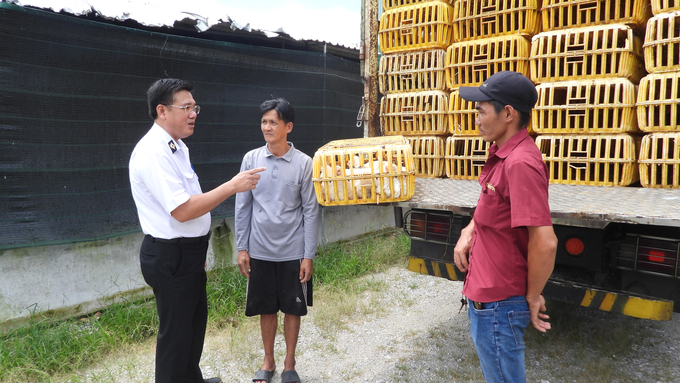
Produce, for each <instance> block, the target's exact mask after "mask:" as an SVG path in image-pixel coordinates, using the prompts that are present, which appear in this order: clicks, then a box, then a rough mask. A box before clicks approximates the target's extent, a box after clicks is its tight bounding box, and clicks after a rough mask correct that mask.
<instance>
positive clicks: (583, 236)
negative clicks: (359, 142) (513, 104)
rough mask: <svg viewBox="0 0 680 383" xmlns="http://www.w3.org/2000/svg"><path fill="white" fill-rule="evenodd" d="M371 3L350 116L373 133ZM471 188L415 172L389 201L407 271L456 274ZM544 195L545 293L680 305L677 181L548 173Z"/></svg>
mask: <svg viewBox="0 0 680 383" xmlns="http://www.w3.org/2000/svg"><path fill="white" fill-rule="evenodd" d="M408 3H414V2H408ZM450 3H451V4H453V2H450ZM484 3H486V2H484ZM590 3H593V4H594V3H596V2H590ZM544 4H545V2H544ZM380 5H381V4H379V2H378V0H364V23H363V25H362V38H363V40H362V45H361V50H360V55H361V59H362V64H363V68H362V70H363V76H364V84H365V88H364V100H365V104H364V105H363V106H362V114H361V115H360V116H359V117H358V119H359V120H362V121H363V122H364V123H365V135H366V136H368V137H373V136H380V135H381V134H382V133H381V126H380V111H379V102H380V101H379V90H378V78H377V77H378V61H379V44H378V33H379V25H378V20H379V16H380V13H381V12H380ZM532 118H534V117H533V116H532ZM480 190H481V187H480V185H479V183H478V181H477V180H463V179H450V178H432V177H416V180H415V192H414V195H413V197H412V198H411V199H410V200H407V201H403V202H393V203H391V205H392V206H393V207H394V210H395V218H396V221H397V225H398V226H399V227H402V228H403V230H404V232H405V233H406V235H408V236H409V237H410V238H411V249H410V256H409V261H408V269H409V270H411V271H413V272H416V273H421V274H428V275H432V276H436V277H442V278H447V279H450V280H459V281H460V280H463V278H464V274H463V273H461V272H460V271H459V270H458V269H457V268H456V267H455V265H454V264H453V249H454V247H455V244H456V242H457V240H458V238H459V236H460V232H461V230H462V229H463V228H464V227H466V226H467V224H468V223H469V222H470V220H471V219H472V216H473V213H474V209H475V206H476V204H477V200H478V197H479V195H480ZM549 202H550V208H551V215H552V221H553V226H554V230H555V233H556V235H557V238H558V249H557V255H556V260H555V268H554V272H553V274H552V275H551V277H550V279H549V281H548V283H547V285H546V286H545V289H544V292H543V294H544V296H545V297H546V298H548V299H553V300H557V301H563V302H567V303H571V304H575V305H580V306H584V307H589V308H593V309H599V310H604V311H609V312H615V313H619V314H623V315H627V316H632V317H637V318H644V319H650V320H669V319H671V317H672V313H673V312H680V190H678V189H669V188H646V187H640V186H631V187H620V186H611V187H610V186H592V185H579V184H562V183H552V182H551V184H550V185H549Z"/></svg>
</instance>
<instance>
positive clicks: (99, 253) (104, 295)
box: [0, 205, 395, 329]
mask: <svg viewBox="0 0 680 383" xmlns="http://www.w3.org/2000/svg"><path fill="white" fill-rule="evenodd" d="M394 222H395V221H394V209H393V208H392V207H384V206H366V205H359V206H346V207H323V208H322V226H321V228H320V230H319V243H320V244H322V245H323V244H327V243H332V242H335V241H338V240H342V239H347V238H352V237H355V236H357V235H361V234H364V233H368V232H371V231H375V230H380V229H383V228H386V227H393V226H394ZM233 227H234V219H233V218H228V219H224V220H214V221H213V229H212V230H213V235H212V239H211V247H210V248H209V250H208V268H212V267H215V266H216V265H217V266H219V265H222V264H228V263H233V262H235V260H236V255H237V251H236V247H235V245H234V243H235V242H234V234H233V232H232V228H233ZM142 238H143V235H142V233H138V234H133V235H127V236H123V237H117V238H113V239H108V240H102V241H96V242H86V243H79V244H70V245H59V246H48V247H30V248H22V249H13V250H3V251H0V329H2V328H7V327H11V326H14V325H20V324H22V323H23V322H25V321H27V320H28V319H29V318H30V316H31V314H33V313H45V314H47V315H50V316H56V317H71V316H76V315H82V314H85V313H89V312H93V311H96V310H98V309H100V308H104V307H107V306H109V305H111V304H112V303H114V302H119V301H124V300H135V299H139V298H141V297H145V296H150V295H151V291H150V288H149V287H148V286H147V285H146V283H145V282H144V279H143V278H142V274H141V271H140V269H139V246H140V244H141V242H142Z"/></svg>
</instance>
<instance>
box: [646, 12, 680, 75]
mask: <svg viewBox="0 0 680 383" xmlns="http://www.w3.org/2000/svg"><path fill="white" fill-rule="evenodd" d="M643 49H644V55H645V67H646V68H647V72H649V73H657V72H670V71H678V70H680V12H670V13H662V14H659V15H656V16H654V17H652V18H651V19H649V22H648V23H647V31H646V32H645V43H644V45H643Z"/></svg>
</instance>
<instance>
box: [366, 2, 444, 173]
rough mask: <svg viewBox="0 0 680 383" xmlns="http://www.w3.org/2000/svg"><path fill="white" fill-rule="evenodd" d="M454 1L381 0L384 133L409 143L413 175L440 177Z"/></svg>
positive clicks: (381, 111) (442, 165)
mask: <svg viewBox="0 0 680 383" xmlns="http://www.w3.org/2000/svg"><path fill="white" fill-rule="evenodd" d="M453 1H454V0H383V8H384V10H385V11H384V13H383V14H382V16H381V18H380V33H379V36H380V48H381V50H382V52H383V55H382V57H381V58H380V67H379V74H378V84H379V87H380V92H381V93H382V94H383V95H384V96H383V98H382V101H381V104H380V123H381V126H382V128H383V129H384V132H385V135H387V136H394V135H403V136H404V137H405V138H406V139H407V140H408V142H409V143H410V145H411V148H412V152H413V156H414V161H415V170H416V175H417V176H421V177H440V176H441V175H442V174H443V171H444V135H446V134H447V132H448V127H447V124H448V116H447V108H448V100H449V92H448V91H447V89H446V82H445V79H444V55H445V53H446V51H445V49H446V47H448V46H449V45H450V44H451V37H452V34H453V25H452V22H453V7H452V5H451V4H452V3H453Z"/></svg>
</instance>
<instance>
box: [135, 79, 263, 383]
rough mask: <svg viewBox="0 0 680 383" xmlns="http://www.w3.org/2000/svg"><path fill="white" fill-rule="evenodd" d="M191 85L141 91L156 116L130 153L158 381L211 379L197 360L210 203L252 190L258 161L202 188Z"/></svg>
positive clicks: (164, 84)
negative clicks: (152, 308) (154, 315)
mask: <svg viewBox="0 0 680 383" xmlns="http://www.w3.org/2000/svg"><path fill="white" fill-rule="evenodd" d="M192 90H193V85H192V84H190V83H188V82H186V81H183V80H178V79H161V80H158V81H156V82H155V83H154V84H153V85H151V87H150V88H149V90H148V91H147V98H148V103H149V115H150V116H151V118H152V119H153V120H154V124H153V126H152V127H151V129H150V130H149V132H148V133H147V134H146V135H145V136H144V137H143V138H142V139H141V140H140V141H139V143H137V146H135V149H134V151H133V152H132V156H131V157H130V167H129V170H130V186H131V188H132V196H133V198H134V200H135V205H136V206H137V213H138V215H139V222H140V224H141V226H142V232H144V234H146V235H145V236H144V240H143V242H142V246H141V250H140V263H141V269H142V275H143V276H144V280H145V281H146V283H148V284H149V286H151V287H152V288H153V292H154V295H155V297H156V308H157V310H158V317H159V322H160V323H159V329H158V337H157V344H156V383H175V382H177V383H199V382H210V383H217V382H220V381H221V380H220V379H219V378H211V379H206V380H204V379H203V375H202V373H201V369H200V368H199V365H198V364H199V362H200V359H201V353H202V352H203V340H204V337H205V328H206V322H207V318H208V306H207V299H206V291H205V288H206V273H205V261H206V253H207V250H208V244H209V240H210V211H211V210H212V209H214V208H215V207H217V205H219V204H220V203H222V202H223V201H224V200H226V199H227V198H229V196H231V195H233V194H235V193H238V192H243V191H248V190H252V189H254V188H255V186H256V185H257V180H258V179H259V178H260V175H259V174H257V173H259V172H261V171H263V170H264V169H262V168H258V169H252V170H250V171H247V172H242V173H239V174H238V175H236V176H235V177H234V178H232V179H231V180H230V181H228V182H225V183H223V184H222V185H220V186H218V187H216V188H215V189H213V190H211V191H209V192H207V193H203V192H202V191H201V186H200V184H199V183H198V176H197V175H196V173H195V172H194V170H193V167H192V165H191V161H190V158H189V149H188V148H187V146H186V145H185V144H184V142H183V141H182V139H184V138H186V137H189V136H191V135H192V134H193V133H194V126H195V123H196V116H198V113H200V111H201V108H200V107H199V106H198V105H196V102H195V101H194V98H193V96H192V94H191V91H192Z"/></svg>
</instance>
